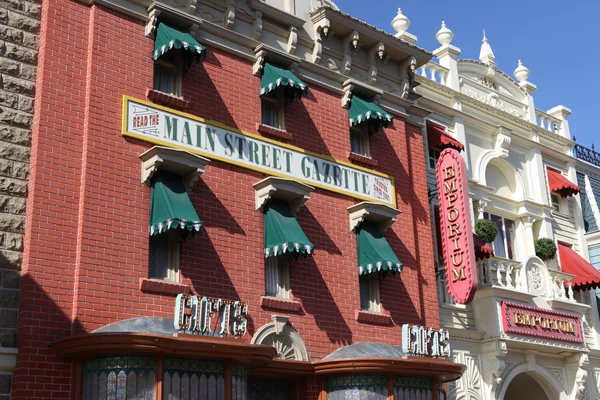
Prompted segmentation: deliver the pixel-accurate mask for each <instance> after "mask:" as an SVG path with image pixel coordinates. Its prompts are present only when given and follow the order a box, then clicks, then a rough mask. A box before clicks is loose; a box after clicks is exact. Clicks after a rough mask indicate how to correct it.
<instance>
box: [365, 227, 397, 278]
mask: <svg viewBox="0 0 600 400" xmlns="http://www.w3.org/2000/svg"><path fill="white" fill-rule="evenodd" d="M356 237H357V244H358V272H359V275H366V274H370V273H373V272H379V273H380V274H383V275H384V276H385V275H387V274H393V275H395V274H399V273H400V272H402V263H401V262H400V261H399V260H398V257H396V255H395V254H394V251H393V250H392V248H391V247H390V245H389V243H388V242H387V240H385V237H384V236H383V234H382V233H381V230H380V229H379V227H378V226H377V224H375V223H374V222H371V221H364V222H362V223H361V224H360V225H359V226H358V228H357V231H356Z"/></svg>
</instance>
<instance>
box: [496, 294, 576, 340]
mask: <svg viewBox="0 0 600 400" xmlns="http://www.w3.org/2000/svg"><path fill="white" fill-rule="evenodd" d="M502 322H503V325H504V332H505V333H516V334H518V335H526V336H535V337H540V338H545V339H551V340H560V341H562V342H572V343H583V331H582V329H581V318H580V317H579V316H578V315H574V314H567V313H563V312H557V311H550V310H544V309H543V308H538V307H530V306H526V305H523V304H518V303H510V302H507V301H503V302H502Z"/></svg>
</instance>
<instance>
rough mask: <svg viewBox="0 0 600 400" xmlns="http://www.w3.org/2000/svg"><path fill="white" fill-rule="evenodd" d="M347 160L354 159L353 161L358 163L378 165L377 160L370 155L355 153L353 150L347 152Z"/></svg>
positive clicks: (370, 165) (369, 165)
mask: <svg viewBox="0 0 600 400" xmlns="http://www.w3.org/2000/svg"><path fill="white" fill-rule="evenodd" d="M348 160H350V161H354V162H355V163H358V164H363V165H365V166H368V167H378V166H379V162H378V161H377V160H375V159H373V158H371V157H366V156H363V155H361V154H356V153H353V152H349V153H348Z"/></svg>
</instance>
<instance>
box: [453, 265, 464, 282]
mask: <svg viewBox="0 0 600 400" xmlns="http://www.w3.org/2000/svg"><path fill="white" fill-rule="evenodd" d="M465 279H467V276H466V275H465V267H464V265H463V266H462V267H460V268H454V269H453V270H452V282H456V281H464V280H465Z"/></svg>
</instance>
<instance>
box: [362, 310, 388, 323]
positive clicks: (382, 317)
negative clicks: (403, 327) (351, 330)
mask: <svg viewBox="0 0 600 400" xmlns="http://www.w3.org/2000/svg"><path fill="white" fill-rule="evenodd" d="M356 320H357V321H358V322H363V323H365V324H373V325H386V326H390V325H394V323H393V322H392V316H391V315H387V314H382V313H377V312H372V311H356Z"/></svg>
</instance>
